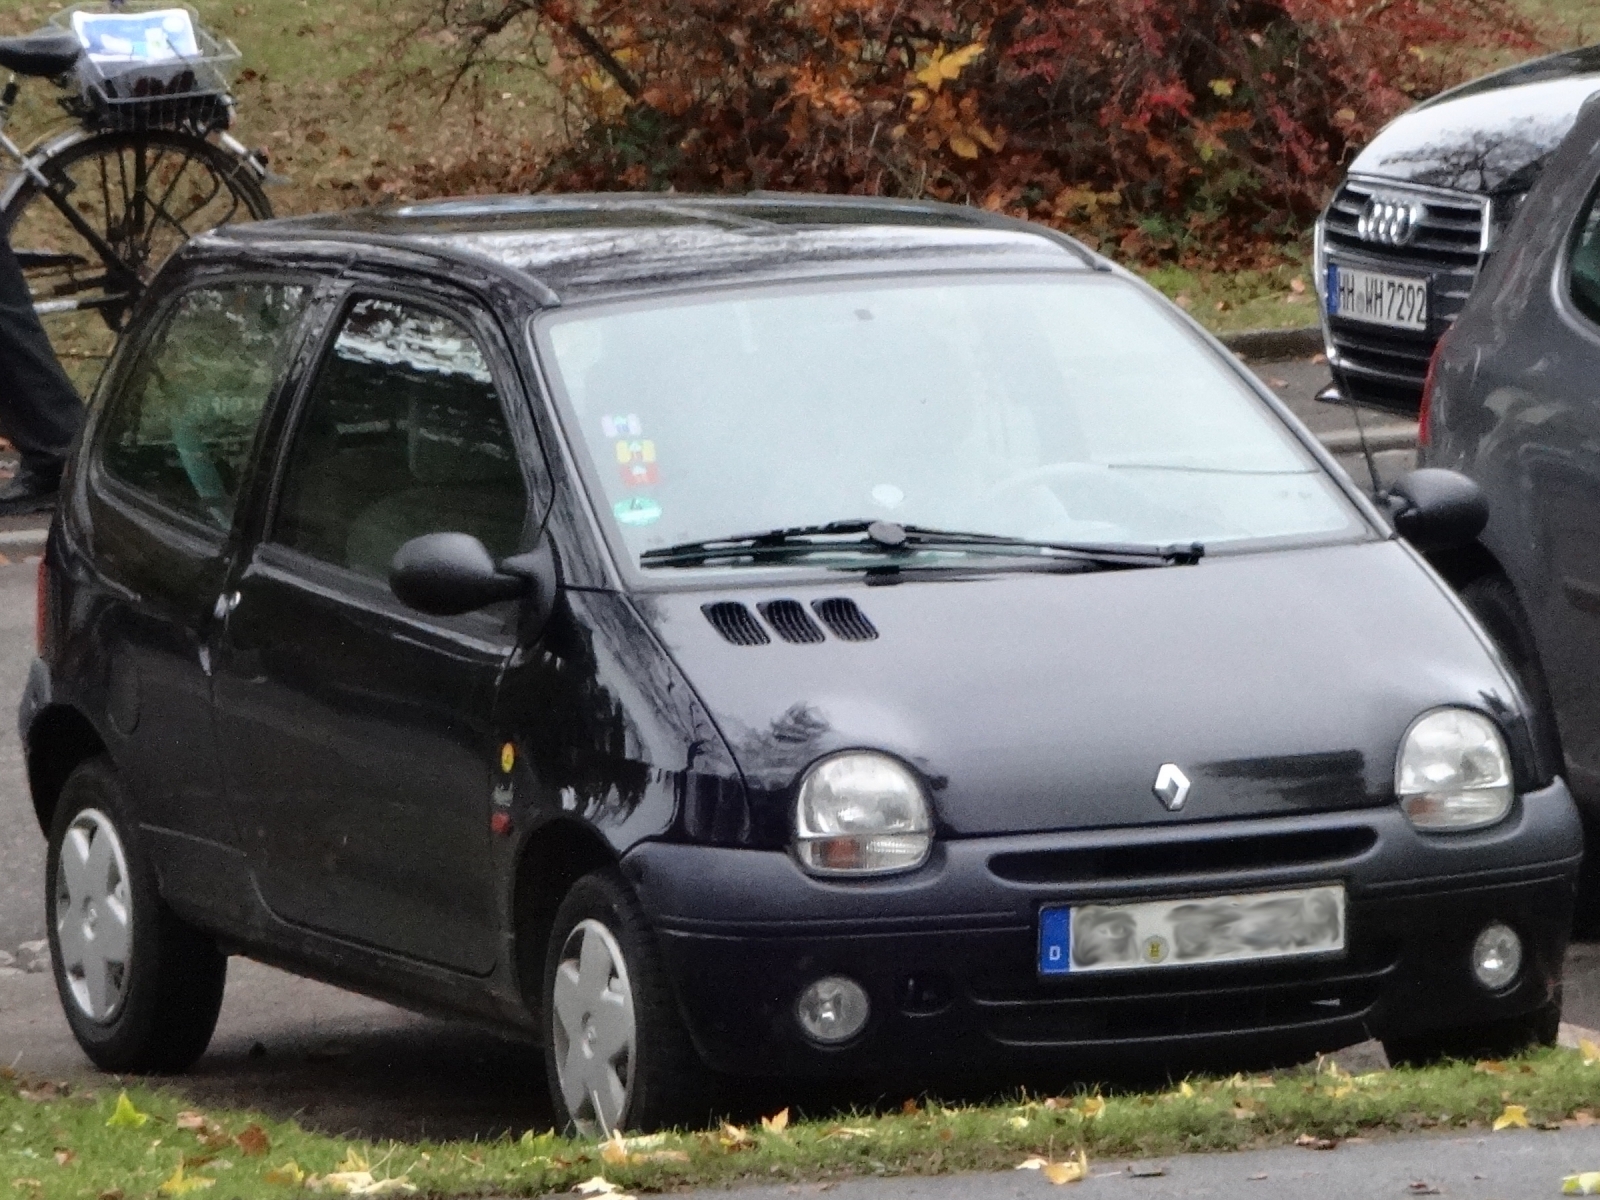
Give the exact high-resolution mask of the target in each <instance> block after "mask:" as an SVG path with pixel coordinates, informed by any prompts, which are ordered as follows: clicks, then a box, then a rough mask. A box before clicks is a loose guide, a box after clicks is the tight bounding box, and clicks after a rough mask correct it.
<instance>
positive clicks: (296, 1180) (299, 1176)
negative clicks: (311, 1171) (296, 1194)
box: [261, 1158, 306, 1187]
mask: <svg viewBox="0 0 1600 1200" xmlns="http://www.w3.org/2000/svg"><path fill="white" fill-rule="evenodd" d="M261 1178H262V1179H264V1180H266V1181H267V1182H268V1183H281V1184H285V1185H286V1186H288V1187H299V1186H300V1185H301V1184H302V1183H304V1182H305V1181H306V1173H305V1172H304V1171H302V1170H301V1169H300V1164H299V1163H297V1162H295V1160H294V1159H292V1158H291V1159H290V1160H289V1161H288V1162H286V1163H284V1164H283V1166H281V1167H273V1168H272V1170H270V1171H268V1172H267V1173H266V1174H265V1175H263V1176H262V1177H261Z"/></svg>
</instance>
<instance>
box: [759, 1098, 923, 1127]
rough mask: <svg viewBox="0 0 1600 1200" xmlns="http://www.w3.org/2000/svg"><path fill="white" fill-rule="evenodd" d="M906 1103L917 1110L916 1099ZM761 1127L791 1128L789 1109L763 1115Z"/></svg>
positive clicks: (912, 1109) (913, 1110)
mask: <svg viewBox="0 0 1600 1200" xmlns="http://www.w3.org/2000/svg"><path fill="white" fill-rule="evenodd" d="M906 1103H907V1104H909V1105H911V1106H912V1107H911V1111H912V1112H915V1111H916V1103H917V1102H916V1101H915V1100H907V1101H906ZM761 1128H762V1129H764V1130H766V1131H767V1132H768V1133H782V1132H783V1131H784V1130H785V1129H787V1128H789V1110H788V1109H787V1108H786V1109H784V1110H783V1111H782V1112H777V1113H774V1114H773V1115H772V1116H770V1117H762V1118H761Z"/></svg>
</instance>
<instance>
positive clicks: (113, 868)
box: [55, 808, 133, 1024]
mask: <svg viewBox="0 0 1600 1200" xmlns="http://www.w3.org/2000/svg"><path fill="white" fill-rule="evenodd" d="M55 923H56V946H57V949H58V952H59V953H60V955H61V971H62V973H63V975H64V976H65V977H66V981H67V988H68V990H69V991H70V992H71V994H72V999H73V1002H74V1003H76V1004H77V1006H78V1008H79V1010H80V1011H82V1013H83V1014H84V1015H85V1016H86V1017H88V1018H89V1019H90V1020H92V1021H97V1022H100V1023H101V1024H105V1023H108V1022H110V1021H111V1020H112V1018H114V1017H115V1016H116V1014H117V1011H118V1010H119V1009H120V1008H121V1007H122V1001H123V998H124V997H125V995H126V993H127V988H128V981H129V979H130V978H131V975H130V968H131V966H132V955H133V903H132V891H131V887H130V883H129V879H128V858H127V855H126V854H125V853H124V851H123V849H122V839H121V838H119V837H118V836H117V831H116V827H115V826H113V825H112V823H111V819H110V818H109V817H107V816H106V815H105V814H104V813H102V812H99V811H98V810H96V809H92V808H86V809H84V810H83V811H82V812H81V813H79V814H78V816H77V818H76V819H75V820H74V821H73V822H72V825H71V826H70V827H69V828H68V830H67V835H66V837H64V838H62V840H61V851H60V856H59V858H58V859H57V861H56V895H55Z"/></svg>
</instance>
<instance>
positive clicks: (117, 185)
mask: <svg viewBox="0 0 1600 1200" xmlns="http://www.w3.org/2000/svg"><path fill="white" fill-rule="evenodd" d="M180 12H182V13H186V14H187V17H186V18H185V19H179V18H178V17H177V16H176V15H175V14H177V13H180ZM110 22H120V24H116V25H112V24H109V23H110ZM112 28H116V29H118V30H120V33H119V34H117V35H116V40H115V41H108V40H107V39H109V38H111V37H112V35H111V33H110V32H109V30H110V29H112ZM123 34H126V35H128V36H126V37H124V36H122V35H123ZM139 36H144V37H145V38H146V40H145V41H144V42H137V41H136V40H135V39H136V38H137V37H139ZM141 52H142V53H141ZM238 58H239V51H238V49H237V48H236V47H235V46H234V45H233V43H232V42H230V41H228V40H227V39H226V38H221V37H218V36H217V35H215V34H213V33H211V32H210V31H208V30H206V29H204V28H203V27H202V26H201V24H200V22H199V20H198V17H197V14H195V13H194V10H192V9H188V8H184V7H182V6H179V5H174V4H170V3H157V2H154V0H143V2H139V0H133V2H120V3H119V2H118V0H112V2H111V11H106V9H105V4H104V2H103V0H102V3H100V4H80V5H75V6H74V7H72V8H68V9H66V10H65V11H64V12H62V13H58V14H57V15H56V16H55V17H53V18H51V21H50V26H49V27H48V28H47V29H46V30H45V31H44V32H41V33H36V34H30V35H27V36H24V37H15V38H0V69H4V70H9V71H10V72H11V76H10V79H9V81H8V82H7V83H6V85H5V87H4V88H3V89H0V158H9V159H11V160H12V161H13V162H14V163H15V165H16V172H15V174H14V175H13V176H12V178H11V180H10V181H9V182H8V183H6V184H5V185H4V186H3V187H0V234H7V235H9V237H10V239H11V245H12V248H13V250H15V251H16V253H17V257H18V259H19V261H20V262H21V264H22V267H23V274H24V276H25V277H26V278H27V280H28V285H29V291H30V292H31V293H32V295H33V297H34V307H35V310H36V311H37V312H39V313H40V314H41V315H59V314H73V313H93V314H96V315H98V317H99V318H100V320H101V321H102V322H103V323H104V328H105V330H107V331H109V332H110V333H112V334H114V333H115V332H116V331H118V330H119V329H120V328H121V326H122V323H123V321H124V320H125V319H126V316H127V314H128V311H129V309H130V308H131V307H132V306H133V304H134V302H135V301H136V300H137V299H138V298H139V295H140V293H141V292H142V291H143V290H144V288H145V287H146V286H147V285H148V283H149V281H150V279H151V278H152V276H153V275H154V274H155V272H156V271H157V270H158V269H159V268H160V266H161V264H162V263H163V262H165V261H166V259H167V258H168V257H169V256H170V255H171V254H172V253H173V252H174V251H175V250H177V248H178V247H179V246H180V245H182V244H183V242H184V241H186V240H187V239H188V238H190V237H193V236H195V235H196V234H200V233H204V232H207V231H208V230H211V229H215V228H217V227H218V226H219V225H223V224H226V223H227V222H229V221H233V220H237V219H262V218H266V217H270V216H271V215H272V205H271V202H270V201H269V200H268V198H267V195H266V193H265V191H264V190H263V185H264V184H265V183H267V182H268V180H269V174H268V170H267V163H266V158H265V156H264V155H263V154H260V153H259V152H252V151H250V150H248V149H247V148H246V147H245V146H244V145H243V144H241V143H240V142H239V141H238V140H237V139H235V138H233V137H232V136H230V135H229V133H228V128H229V126H230V125H231V124H232V121H233V109H234V101H233V96H232V94H231V92H230V89H229V72H230V70H231V68H232V67H233V65H234V64H236V63H237V61H238ZM19 76H21V77H24V78H38V79H45V80H50V81H53V82H54V84H55V86H56V87H57V88H58V89H60V91H61V92H62V94H61V95H60V96H58V97H57V103H58V104H59V106H60V107H61V108H62V109H63V111H65V113H66V114H67V116H68V117H70V118H72V120H73V121H74V122H75V128H72V129H69V130H67V131H65V132H58V133H56V134H55V135H53V136H51V135H47V136H45V137H43V138H41V139H40V140H39V141H38V142H36V143H35V144H34V145H32V146H31V147H30V148H29V149H27V150H24V149H22V148H21V147H19V146H18V145H17V144H16V142H14V141H13V140H12V139H11V138H10V137H9V136H8V135H7V134H6V129H5V126H6V122H7V119H8V117H9V116H10V114H11V112H12V109H13V108H14V107H15V105H16V103H17V99H18V96H19V93H20V85H19V83H18V77H19ZM56 340H58V339H57V334H56V333H54V332H53V333H52V341H56ZM82 357H101V355H99V354H91V355H85V356H82Z"/></svg>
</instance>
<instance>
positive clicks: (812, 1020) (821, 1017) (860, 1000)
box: [794, 975, 872, 1046]
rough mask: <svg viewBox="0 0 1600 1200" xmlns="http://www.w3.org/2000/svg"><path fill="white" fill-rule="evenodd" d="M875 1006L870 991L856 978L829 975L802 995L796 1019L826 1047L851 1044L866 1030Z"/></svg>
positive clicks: (812, 1037)
mask: <svg viewBox="0 0 1600 1200" xmlns="http://www.w3.org/2000/svg"><path fill="white" fill-rule="evenodd" d="M871 1012H872V1003H871V1001H869V1000H868V999H867V992H866V989H865V988H863V987H862V986H861V985H860V984H859V983H857V982H856V981H855V980H854V979H846V978H845V977H844V976H842V975H828V976H824V977H823V978H822V979H819V980H817V981H816V982H815V983H813V984H811V986H809V987H808V988H806V990H805V991H803V992H801V993H800V999H799V1000H798V1001H797V1002H796V1003H795V1006H794V1015H795V1019H796V1020H798V1021H799V1022H800V1028H801V1029H803V1030H805V1033H806V1036H807V1037H808V1038H810V1039H811V1040H812V1041H814V1042H821V1043H822V1044H823V1045H825V1046H834V1045H838V1043H840V1042H848V1041H849V1040H850V1039H851V1038H853V1037H855V1035H856V1034H858V1033H860V1032H861V1031H862V1030H863V1029H864V1028H866V1024H867V1017H868V1015H869V1014H870V1013H871Z"/></svg>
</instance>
